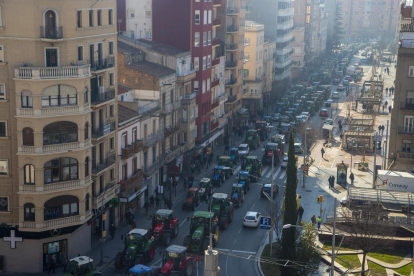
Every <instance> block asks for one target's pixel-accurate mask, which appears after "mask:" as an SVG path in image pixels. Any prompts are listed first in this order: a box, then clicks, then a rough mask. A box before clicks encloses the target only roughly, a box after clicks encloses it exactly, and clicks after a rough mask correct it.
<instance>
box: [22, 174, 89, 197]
mask: <svg viewBox="0 0 414 276" xmlns="http://www.w3.org/2000/svg"><path fill="white" fill-rule="evenodd" d="M91 183H92V176H88V177H86V178H84V179H77V180H71V181H63V182H56V183H50V184H44V185H43V186H36V185H20V186H19V193H44V192H59V191H63V190H70V189H79V188H84V187H87V186H89V185H90V184H91Z"/></svg>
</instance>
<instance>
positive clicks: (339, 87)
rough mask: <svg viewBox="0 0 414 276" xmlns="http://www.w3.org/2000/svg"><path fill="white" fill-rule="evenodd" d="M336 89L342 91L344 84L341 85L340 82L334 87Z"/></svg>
mask: <svg viewBox="0 0 414 276" xmlns="http://www.w3.org/2000/svg"><path fill="white" fill-rule="evenodd" d="M336 90H338V91H343V90H344V86H343V85H342V84H340V85H338V86H337V87H336Z"/></svg>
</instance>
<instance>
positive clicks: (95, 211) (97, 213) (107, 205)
mask: <svg viewBox="0 0 414 276" xmlns="http://www.w3.org/2000/svg"><path fill="white" fill-rule="evenodd" d="M109 208H111V205H110V203H109V201H108V202H107V203H105V204H104V206H103V208H102V206H100V207H99V208H98V209H92V211H91V214H92V218H90V219H89V220H88V223H90V222H92V221H93V220H95V219H96V218H97V217H99V216H100V215H102V209H103V211H104V212H106V211H107V210H108V209H109Z"/></svg>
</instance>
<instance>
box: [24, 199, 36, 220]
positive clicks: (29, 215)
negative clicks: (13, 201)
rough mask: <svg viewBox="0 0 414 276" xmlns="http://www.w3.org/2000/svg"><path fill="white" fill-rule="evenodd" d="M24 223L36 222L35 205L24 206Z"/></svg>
mask: <svg viewBox="0 0 414 276" xmlns="http://www.w3.org/2000/svg"><path fill="white" fill-rule="evenodd" d="M23 209H24V221H35V206H34V204H33V203H26V204H25V205H24V206H23Z"/></svg>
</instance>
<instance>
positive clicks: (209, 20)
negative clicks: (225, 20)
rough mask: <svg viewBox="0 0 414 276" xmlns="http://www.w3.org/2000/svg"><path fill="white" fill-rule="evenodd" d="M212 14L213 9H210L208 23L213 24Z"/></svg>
mask: <svg viewBox="0 0 414 276" xmlns="http://www.w3.org/2000/svg"><path fill="white" fill-rule="evenodd" d="M211 14H212V11H211V10H209V11H208V24H211Z"/></svg>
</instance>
